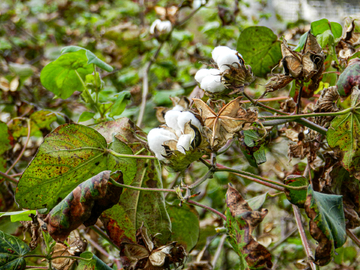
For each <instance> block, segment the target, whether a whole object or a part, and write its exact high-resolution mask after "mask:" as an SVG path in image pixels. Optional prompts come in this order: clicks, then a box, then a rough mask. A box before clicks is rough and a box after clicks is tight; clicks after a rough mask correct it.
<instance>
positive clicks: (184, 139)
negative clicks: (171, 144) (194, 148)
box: [176, 134, 192, 154]
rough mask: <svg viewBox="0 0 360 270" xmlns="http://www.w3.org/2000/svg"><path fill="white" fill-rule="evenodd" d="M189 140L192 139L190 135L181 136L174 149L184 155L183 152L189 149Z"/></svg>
mask: <svg viewBox="0 0 360 270" xmlns="http://www.w3.org/2000/svg"><path fill="white" fill-rule="evenodd" d="M191 140H192V138H191V135H190V134H184V135H181V136H180V138H179V140H178V142H177V144H176V149H177V150H179V151H180V152H181V153H183V154H186V153H185V151H188V150H189V149H190V144H191Z"/></svg>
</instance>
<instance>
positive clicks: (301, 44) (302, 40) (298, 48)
mask: <svg viewBox="0 0 360 270" xmlns="http://www.w3.org/2000/svg"><path fill="white" fill-rule="evenodd" d="M308 33H309V32H306V33H304V34H302V35H301V37H300V40H299V44H298V45H297V46H296V47H295V48H294V51H296V52H300V51H301V50H302V49H303V48H304V46H305V42H306V39H307V35H308Z"/></svg>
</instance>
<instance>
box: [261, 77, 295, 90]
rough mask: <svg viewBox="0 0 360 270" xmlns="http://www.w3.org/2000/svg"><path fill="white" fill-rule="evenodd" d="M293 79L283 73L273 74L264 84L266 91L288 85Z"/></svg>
mask: <svg viewBox="0 0 360 270" xmlns="http://www.w3.org/2000/svg"><path fill="white" fill-rule="evenodd" d="M292 80H293V78H292V77H290V76H287V75H285V74H275V75H274V76H273V77H271V79H270V80H269V81H268V82H267V83H266V84H265V89H266V92H273V91H276V90H278V89H281V88H283V87H285V86H286V85H288V84H289V83H290V82H291V81H292Z"/></svg>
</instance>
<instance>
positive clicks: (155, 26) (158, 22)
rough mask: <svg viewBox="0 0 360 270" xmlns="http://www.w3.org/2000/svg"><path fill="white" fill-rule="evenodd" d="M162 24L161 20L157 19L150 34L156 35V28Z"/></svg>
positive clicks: (151, 27)
mask: <svg viewBox="0 0 360 270" xmlns="http://www.w3.org/2000/svg"><path fill="white" fill-rule="evenodd" d="M160 23H161V21H160V20H159V19H156V20H155V21H154V22H153V23H152V24H151V26H150V34H152V35H153V34H155V28H157V26H158V25H159V24H160Z"/></svg>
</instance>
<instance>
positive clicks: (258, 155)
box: [253, 145, 266, 165]
mask: <svg viewBox="0 0 360 270" xmlns="http://www.w3.org/2000/svg"><path fill="white" fill-rule="evenodd" d="M253 155H254V158H255V160H256V164H258V165H260V164H262V163H265V162H266V154H265V146H264V145H260V148H259V150H256V151H255V152H254V154H253Z"/></svg>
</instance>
